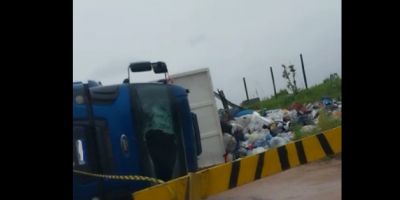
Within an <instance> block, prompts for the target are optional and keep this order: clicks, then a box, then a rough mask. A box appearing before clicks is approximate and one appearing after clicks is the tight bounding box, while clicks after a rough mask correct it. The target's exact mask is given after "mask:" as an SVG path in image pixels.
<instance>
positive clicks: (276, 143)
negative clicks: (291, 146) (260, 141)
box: [269, 136, 289, 148]
mask: <svg viewBox="0 0 400 200" xmlns="http://www.w3.org/2000/svg"><path fill="white" fill-rule="evenodd" d="M288 142H289V141H288V140H286V139H285V138H282V137H279V136H276V137H273V138H272V139H271V140H270V142H269V146H270V148H275V147H280V146H283V145H285V144H287V143H288Z"/></svg>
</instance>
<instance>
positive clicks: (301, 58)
mask: <svg viewBox="0 0 400 200" xmlns="http://www.w3.org/2000/svg"><path fill="white" fill-rule="evenodd" d="M300 60H301V68H302V69H303V77H304V84H305V85H306V89H308V85H307V77H306V71H305V70H304V62H303V55H301V54H300Z"/></svg>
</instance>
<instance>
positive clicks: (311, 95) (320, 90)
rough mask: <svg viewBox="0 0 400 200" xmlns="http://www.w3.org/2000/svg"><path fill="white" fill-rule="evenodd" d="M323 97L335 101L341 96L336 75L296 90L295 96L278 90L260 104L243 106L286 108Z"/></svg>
mask: <svg viewBox="0 0 400 200" xmlns="http://www.w3.org/2000/svg"><path fill="white" fill-rule="evenodd" d="M323 96H329V97H332V98H335V99H337V100H340V99H341V96H342V79H341V78H339V77H338V76H337V74H332V75H331V76H330V78H327V79H325V80H324V81H323V83H321V84H318V85H315V86H312V87H310V88H308V90H306V89H302V90H300V89H299V90H298V92H297V94H289V93H288V91H287V90H280V91H279V92H278V93H277V95H276V96H275V97H274V96H272V97H270V98H267V99H263V100H262V101H260V102H257V103H254V104H251V105H245V107H247V108H250V109H254V110H259V109H268V110H271V109H277V108H282V109H283V108H288V107H289V106H290V105H291V104H292V103H293V102H299V103H310V102H315V101H320V100H321V98H322V97H323Z"/></svg>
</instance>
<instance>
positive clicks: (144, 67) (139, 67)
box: [129, 62, 152, 72]
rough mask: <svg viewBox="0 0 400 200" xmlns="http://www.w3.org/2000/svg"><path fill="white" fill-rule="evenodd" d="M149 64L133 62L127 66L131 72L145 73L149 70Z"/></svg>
mask: <svg viewBox="0 0 400 200" xmlns="http://www.w3.org/2000/svg"><path fill="white" fill-rule="evenodd" d="M151 66H152V65H151V63H150V62H135V63H131V64H130V65H129V69H130V70H131V72H145V71H150V70H151Z"/></svg>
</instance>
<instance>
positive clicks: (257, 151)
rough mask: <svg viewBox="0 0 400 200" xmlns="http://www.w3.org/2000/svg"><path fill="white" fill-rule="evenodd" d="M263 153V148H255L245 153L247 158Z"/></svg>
mask: <svg viewBox="0 0 400 200" xmlns="http://www.w3.org/2000/svg"><path fill="white" fill-rule="evenodd" d="M264 151H265V149H264V148H263V147H257V148H255V149H252V150H249V151H247V155H248V156H250V155H255V154H258V153H262V152H264Z"/></svg>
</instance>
